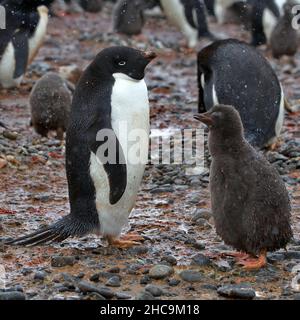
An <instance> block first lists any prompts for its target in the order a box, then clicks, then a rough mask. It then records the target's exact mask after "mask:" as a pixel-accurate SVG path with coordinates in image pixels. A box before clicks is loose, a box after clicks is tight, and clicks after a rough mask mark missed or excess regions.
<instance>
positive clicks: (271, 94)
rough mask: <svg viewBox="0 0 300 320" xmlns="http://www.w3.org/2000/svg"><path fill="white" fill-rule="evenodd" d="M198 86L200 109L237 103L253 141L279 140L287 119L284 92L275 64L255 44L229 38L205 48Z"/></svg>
mask: <svg viewBox="0 0 300 320" xmlns="http://www.w3.org/2000/svg"><path fill="white" fill-rule="evenodd" d="M198 86H199V112H200V113H203V112H206V111H208V110H210V109H211V108H212V107H213V106H215V105H217V104H220V103H221V104H229V105H233V106H234V107H235V108H236V109H237V110H238V111H239V113H240V115H241V118H242V122H243V125H244V128H245V136H246V139H247V140H248V141H249V142H250V144H251V145H253V146H255V147H258V148H263V147H269V146H274V145H275V144H276V142H277V139H278V137H279V136H280V133H281V129H282V126H283V121H284V105H285V99H284V94H283V91H282V88H281V85H280V82H279V80H278V78H277V76H276V74H275V72H274V70H273V69H272V67H271V65H270V64H269V62H268V61H267V60H266V59H265V57H263V55H262V54H260V53H259V52H258V50H256V49H255V48H254V47H252V46H250V45H248V44H246V43H244V42H241V41H238V40H234V39H228V40H220V41H216V42H214V43H213V44H211V45H209V46H207V47H206V48H204V49H202V50H201V51H200V52H199V54H198Z"/></svg>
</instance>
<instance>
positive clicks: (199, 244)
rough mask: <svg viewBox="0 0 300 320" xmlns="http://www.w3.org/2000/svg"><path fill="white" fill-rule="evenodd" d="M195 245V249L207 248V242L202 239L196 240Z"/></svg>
mask: <svg viewBox="0 0 300 320" xmlns="http://www.w3.org/2000/svg"><path fill="white" fill-rule="evenodd" d="M193 247H194V248H195V249H198V250H204V249H205V244H204V243H203V242H202V241H196V242H195V243H194V244H193Z"/></svg>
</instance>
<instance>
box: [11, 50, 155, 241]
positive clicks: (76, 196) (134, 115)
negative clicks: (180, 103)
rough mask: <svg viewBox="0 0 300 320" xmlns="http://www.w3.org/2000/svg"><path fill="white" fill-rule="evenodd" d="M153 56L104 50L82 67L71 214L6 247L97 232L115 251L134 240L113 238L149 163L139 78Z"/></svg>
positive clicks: (72, 134) (71, 162)
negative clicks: (83, 68)
mask: <svg viewBox="0 0 300 320" xmlns="http://www.w3.org/2000/svg"><path fill="white" fill-rule="evenodd" d="M155 57H156V55H155V53H153V52H141V51H139V50H135V49H132V48H128V47H111V48H107V49H104V50H103V51H101V52H100V53H99V54H98V55H97V57H96V58H95V60H94V61H93V62H92V63H91V64H90V66H89V67H88V68H87V69H86V71H85V72H84V74H83V76H82V77H81V79H80V81H79V84H78V85H77V88H76V90H75V93H74V97H73V102H72V108H71V115H70V124H69V128H68V130H67V137H66V170H67V179H68V187H69V200H70V208H71V213H70V214H69V215H67V216H65V217H64V218H62V219H60V220H59V221H58V222H56V223H54V224H53V225H50V226H49V227H46V228H43V229H41V230H38V231H37V232H35V233H33V234H30V235H28V236H25V237H22V238H20V239H16V240H14V241H11V242H10V243H11V244H18V245H37V244H40V243H45V242H52V241H62V240H64V239H66V238H68V237H70V236H83V235H85V234H88V233H97V234H101V235H102V236H103V237H104V238H105V239H107V240H108V242H109V244H111V245H115V246H118V247H129V246H132V245H134V244H136V242H135V241H133V240H134V239H140V237H139V236H136V235H132V237H127V239H123V240H119V239H118V237H119V235H120V233H121V230H122V227H123V226H124V225H125V224H126V223H127V221H128V217H129V214H130V212H131V210H132V208H133V207H134V204H135V200H136V196H137V192H138V189H139V186H140V183H141V180H142V177H143V174H144V169H145V164H146V163H147V160H148V144H149V132H150V124H149V101H148V91H147V86H146V83H145V81H144V75H145V68H146V66H147V65H148V64H149V63H150V62H151V61H152V60H153V59H154V58H155ZM124 127H125V128H126V130H127V131H124V130H123V128H124ZM111 152H112V153H111ZM112 155H113V156H112ZM135 155H139V157H138V158H137V159H136V157H135ZM107 159H108V161H105V160H107Z"/></svg>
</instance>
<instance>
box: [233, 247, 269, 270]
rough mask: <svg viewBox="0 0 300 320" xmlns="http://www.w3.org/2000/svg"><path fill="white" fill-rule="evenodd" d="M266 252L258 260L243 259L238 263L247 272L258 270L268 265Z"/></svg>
mask: <svg viewBox="0 0 300 320" xmlns="http://www.w3.org/2000/svg"><path fill="white" fill-rule="evenodd" d="M266 254H267V253H266V252H265V251H264V252H262V253H261V254H260V256H259V257H258V258H256V259H253V258H252V259H243V260H240V261H239V262H238V264H239V265H241V266H243V269H246V270H258V269H261V268H263V267H265V266H266V265H267V257H266Z"/></svg>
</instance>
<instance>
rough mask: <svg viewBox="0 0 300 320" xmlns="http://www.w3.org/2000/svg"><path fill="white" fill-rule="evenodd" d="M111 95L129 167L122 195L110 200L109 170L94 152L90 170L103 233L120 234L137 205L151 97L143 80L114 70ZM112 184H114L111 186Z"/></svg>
mask: <svg viewBox="0 0 300 320" xmlns="http://www.w3.org/2000/svg"><path fill="white" fill-rule="evenodd" d="M114 77H115V84H114V86H113V90H112V96H111V121H112V128H113V131H114V133H115V135H116V136H117V138H118V140H119V142H120V145H121V147H122V150H123V153H124V156H125V160H126V170H127V185H126V189H125V192H124V194H123V196H122V197H121V199H120V200H119V201H118V202H117V203H116V204H114V205H111V204H110V201H109V194H110V186H109V182H108V178H107V173H106V171H105V170H104V167H103V165H102V164H101V163H100V161H99V159H98V158H97V157H96V155H95V154H93V153H91V163H90V173H91V177H92V179H93V181H94V185H95V189H96V207H97V211H98V215H99V222H100V228H101V230H100V232H101V234H102V235H111V236H118V235H119V234H120V233H121V230H122V227H123V226H124V225H125V224H126V223H127V221H128V217H129V214H130V212H131V210H132V208H133V207H134V204H135V201H136V196H137V193H138V190H139V187H140V184H141V180H142V178H143V174H144V170H145V165H146V162H147V159H148V147H149V131H150V123H149V100H148V91H147V86H146V84H145V81H144V80H141V81H134V80H131V79H130V78H128V77H127V76H125V75H123V74H114ZM112 187H113V186H112Z"/></svg>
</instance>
